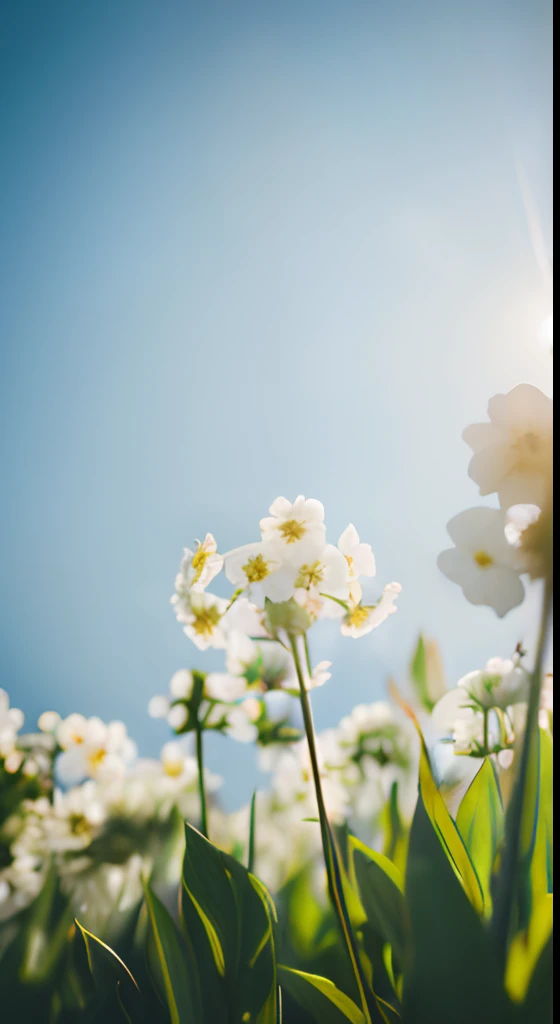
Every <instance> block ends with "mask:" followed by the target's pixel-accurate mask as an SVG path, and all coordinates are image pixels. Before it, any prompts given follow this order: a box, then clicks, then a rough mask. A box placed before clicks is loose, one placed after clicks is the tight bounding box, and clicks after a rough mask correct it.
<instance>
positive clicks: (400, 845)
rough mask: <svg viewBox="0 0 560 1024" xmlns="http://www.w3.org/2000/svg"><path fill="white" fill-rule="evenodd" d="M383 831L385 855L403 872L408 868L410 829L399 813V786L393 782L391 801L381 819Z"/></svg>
mask: <svg viewBox="0 0 560 1024" xmlns="http://www.w3.org/2000/svg"><path fill="white" fill-rule="evenodd" d="M381 827H382V829H383V853H384V854H385V856H386V857H388V858H389V860H391V861H392V862H393V864H395V865H396V866H397V867H398V868H399V870H400V871H401V872H404V870H405V868H406V849H407V845H408V829H406V828H405V826H404V824H403V820H402V818H401V815H400V811H399V784H398V782H396V781H395V782H393V784H392V786H391V792H390V794H389V799H388V801H387V803H386V804H385V807H384V808H383V813H382V817H381Z"/></svg>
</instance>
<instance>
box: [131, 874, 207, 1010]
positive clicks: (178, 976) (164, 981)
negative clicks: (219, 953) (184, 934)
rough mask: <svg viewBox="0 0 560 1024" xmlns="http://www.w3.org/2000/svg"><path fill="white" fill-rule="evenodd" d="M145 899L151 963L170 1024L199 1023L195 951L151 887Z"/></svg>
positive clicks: (198, 992)
mask: <svg viewBox="0 0 560 1024" xmlns="http://www.w3.org/2000/svg"><path fill="white" fill-rule="evenodd" d="M145 900H146V907H147V911H148V918H149V933H148V957H149V963H150V966H151V972H152V974H153V975H154V976H155V979H156V982H157V983H158V985H159V988H160V990H161V991H160V994H161V995H162V996H163V998H164V999H165V1002H166V1004H167V1007H168V1010H169V1016H170V1019H171V1024H199V1021H200V1020H201V1018H202V1004H201V997H200V990H199V980H198V972H197V969H196V963H195V962H194V957H193V953H192V949H189V948H188V945H187V943H186V942H184V941H181V939H180V937H179V935H178V933H177V929H176V928H175V925H174V923H173V920H172V918H171V916H170V914H169V912H168V910H167V909H166V908H165V907H164V905H163V903H161V901H160V900H159V899H158V897H157V896H156V895H155V893H153V892H152V891H151V889H150V887H149V886H146V888H145Z"/></svg>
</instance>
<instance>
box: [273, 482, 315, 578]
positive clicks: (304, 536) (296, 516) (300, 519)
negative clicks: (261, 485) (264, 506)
mask: <svg viewBox="0 0 560 1024" xmlns="http://www.w3.org/2000/svg"><path fill="white" fill-rule="evenodd" d="M269 512H270V516H268V517H265V518H264V519H261V523H260V527H261V535H262V539H263V541H265V542H266V543H267V544H269V546H270V550H271V551H274V552H275V553H276V554H277V556H278V557H279V558H281V559H282V560H283V561H284V560H286V561H291V562H299V563H300V564H301V563H302V562H304V561H306V559H307V556H308V553H309V552H310V551H312V550H313V549H314V548H317V547H319V548H320V547H322V545H323V544H324V543H325V524H324V522H323V520H324V518H325V510H324V508H323V506H322V504H321V502H320V501H316V500H315V499H314V498H307V499H306V498H304V497H303V495H301V494H300V495H299V496H298V497H297V498H296V500H295V501H294V502H293V503H292V502H290V501H288V500H287V499H286V498H277V499H276V501H273V503H272V505H271V506H270V509H269Z"/></svg>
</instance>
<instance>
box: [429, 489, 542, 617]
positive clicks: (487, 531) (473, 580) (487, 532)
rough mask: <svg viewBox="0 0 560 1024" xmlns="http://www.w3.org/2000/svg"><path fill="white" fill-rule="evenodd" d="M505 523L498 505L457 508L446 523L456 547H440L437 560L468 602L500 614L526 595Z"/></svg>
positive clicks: (501, 615)
mask: <svg viewBox="0 0 560 1024" xmlns="http://www.w3.org/2000/svg"><path fill="white" fill-rule="evenodd" d="M505 525H506V520H505V515H504V513H503V512H501V511H500V510H499V509H493V508H469V509H467V510H466V511H465V512H460V513H459V515H457V516H454V518H453V519H451V520H450V522H449V523H448V524H447V532H448V533H449V536H450V537H451V540H452V541H453V543H454V544H455V547H454V548H448V549H447V550H446V551H442V552H441V554H440V555H439V557H438V560H437V564H438V566H439V568H440V569H441V571H442V573H443V574H444V575H445V576H447V578H448V579H450V580H452V582H453V583H458V584H459V586H460V587H461V588H462V590H463V594H464V595H465V597H466V598H467V600H468V601H470V602H471V604H483V605H489V606H490V607H491V608H494V610H495V612H496V613H497V614H498V615H499V616H500V618H502V617H503V616H504V615H505V614H506V613H507V612H508V611H510V610H511V609H512V608H515V607H516V605H518V604H521V602H522V600H523V598H524V596H525V590H524V587H523V584H522V582H521V580H520V578H519V573H520V566H519V556H518V554H517V552H516V550H515V548H513V547H512V546H511V544H509V543H508V541H507V538H506V535H505V532H504V531H505Z"/></svg>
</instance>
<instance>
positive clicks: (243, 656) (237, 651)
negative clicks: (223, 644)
mask: <svg viewBox="0 0 560 1024" xmlns="http://www.w3.org/2000/svg"><path fill="white" fill-rule="evenodd" d="M258 656H259V649H258V647H257V645H256V644H255V643H254V641H253V640H251V638H250V637H248V636H246V635H245V633H242V632H241V630H239V629H234V630H232V631H231V633H230V634H229V636H228V643H227V655H226V668H227V670H228V672H229V673H230V674H231V675H233V676H243V675H245V673H246V672H247V671H248V670H249V669H250V668H251V666H252V665H254V663H255V662H256V661H257V659H258Z"/></svg>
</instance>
